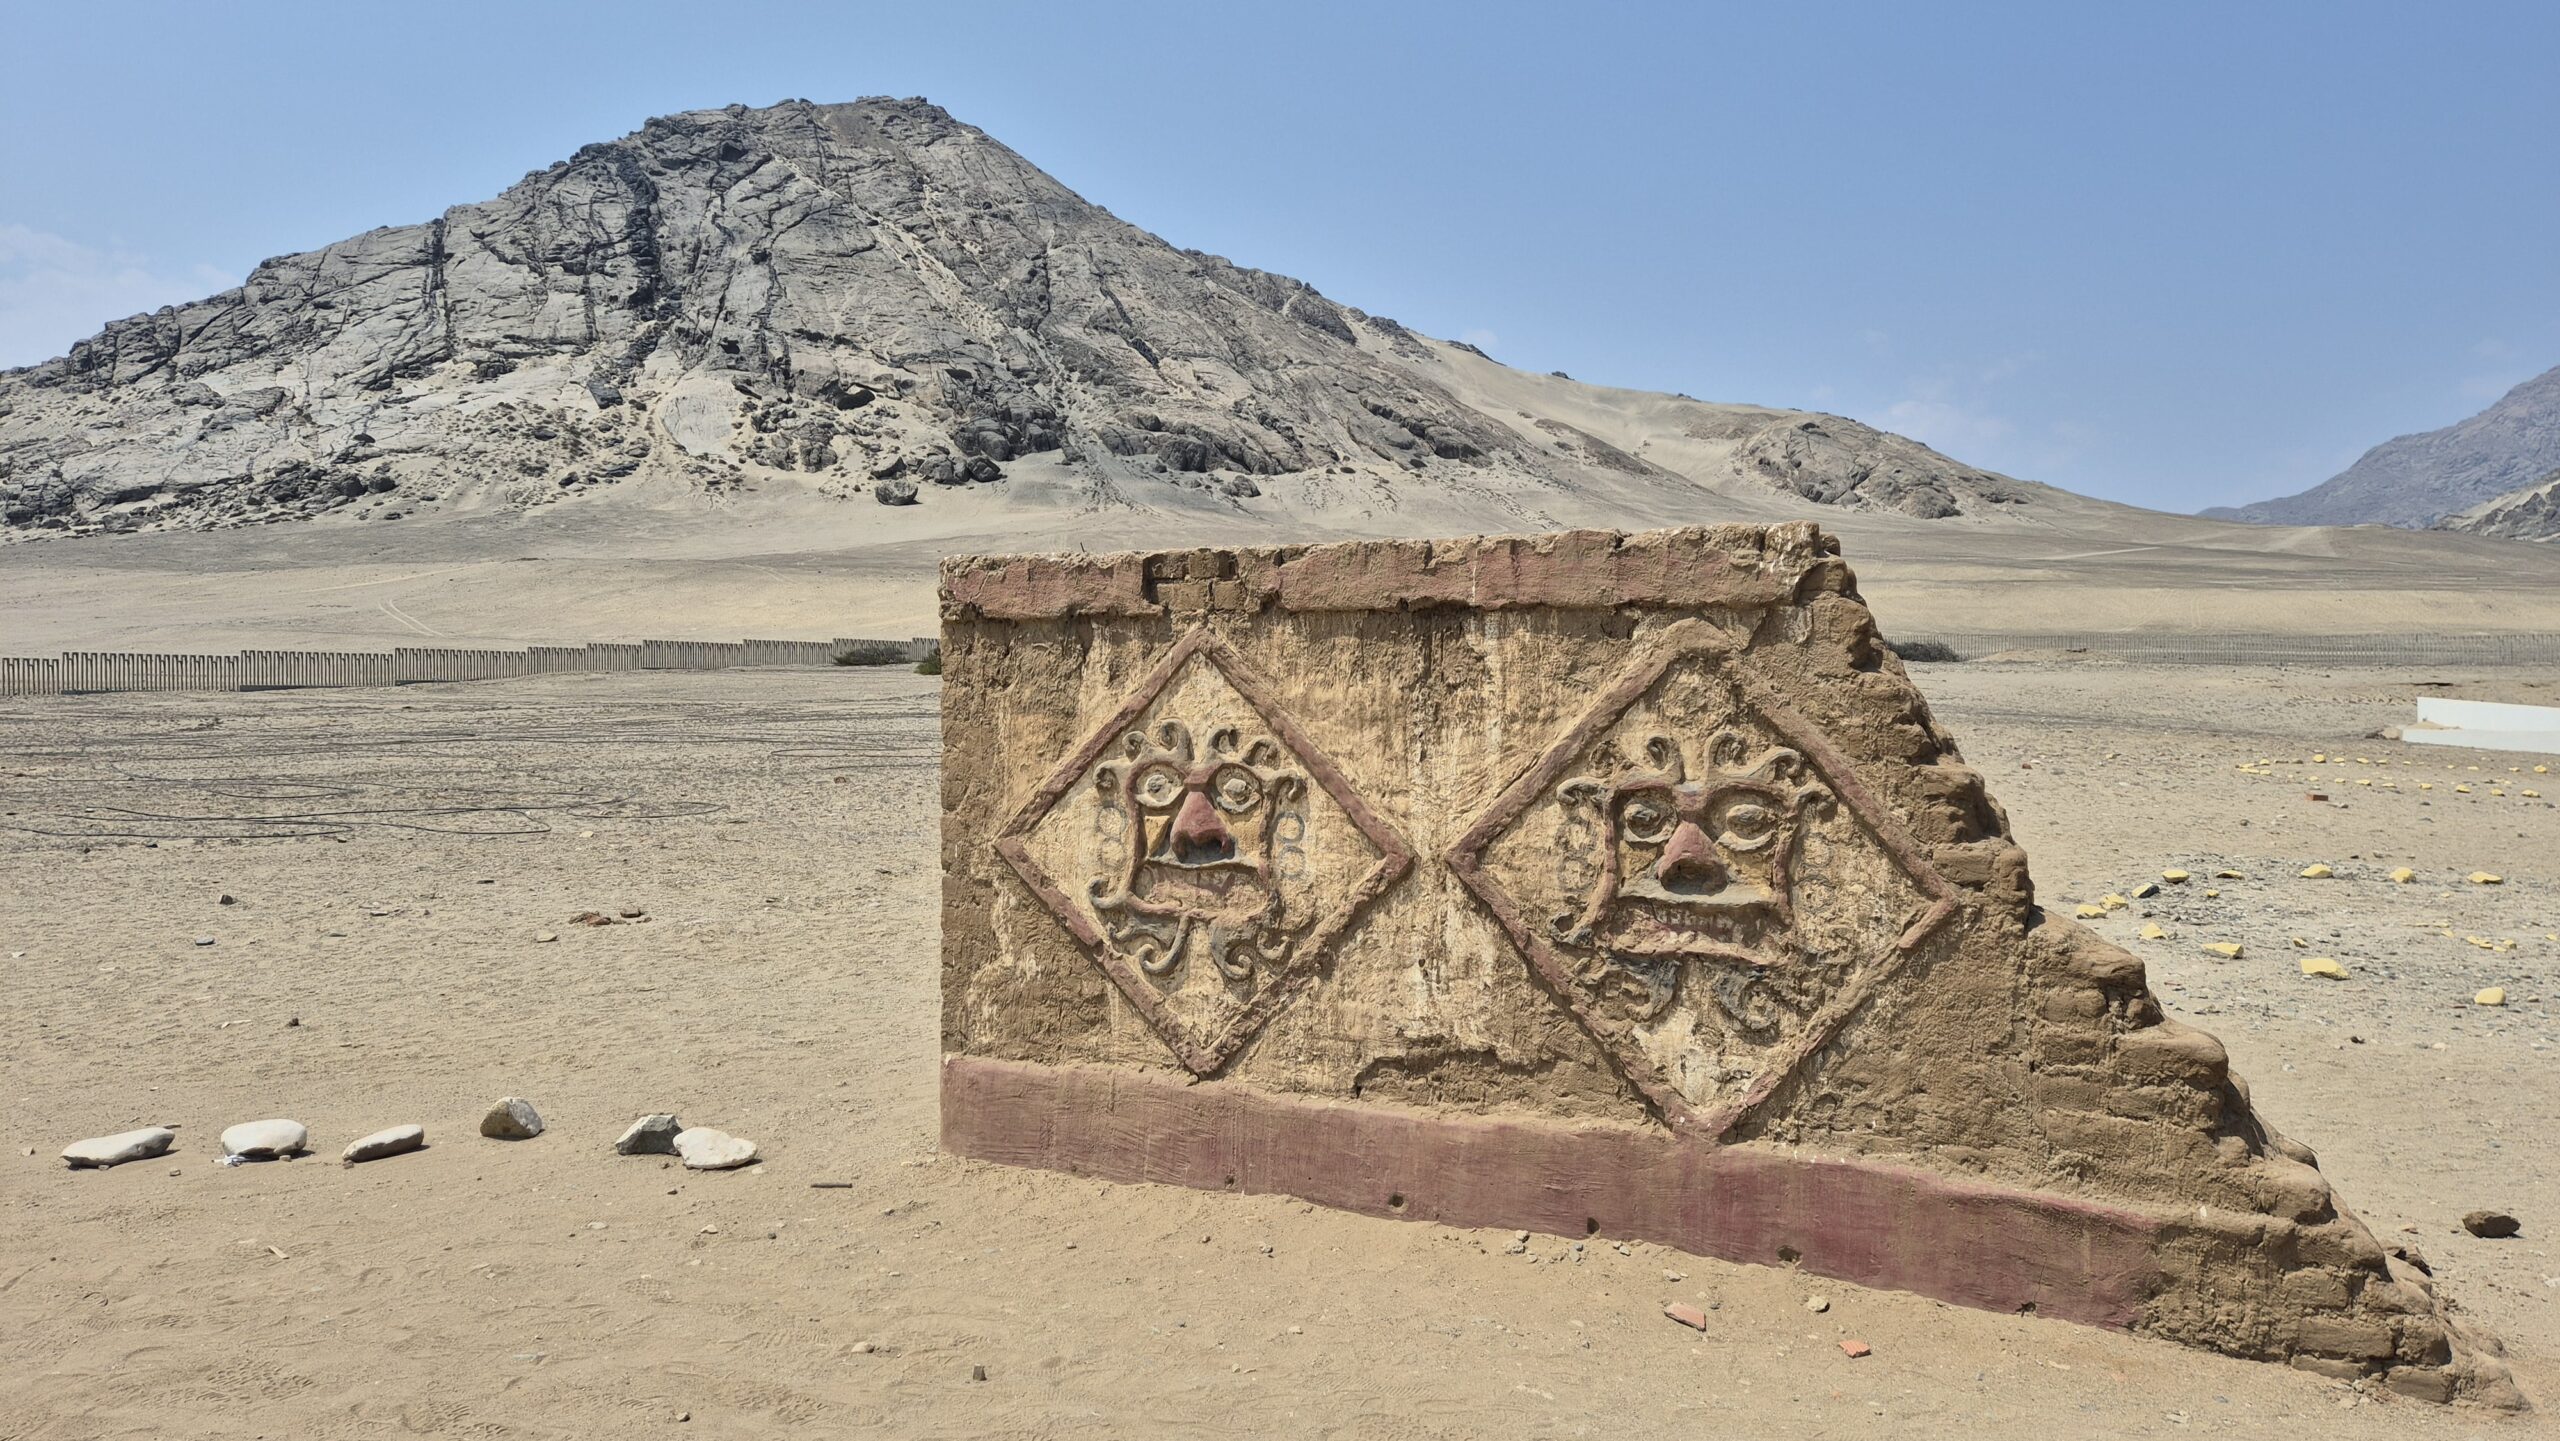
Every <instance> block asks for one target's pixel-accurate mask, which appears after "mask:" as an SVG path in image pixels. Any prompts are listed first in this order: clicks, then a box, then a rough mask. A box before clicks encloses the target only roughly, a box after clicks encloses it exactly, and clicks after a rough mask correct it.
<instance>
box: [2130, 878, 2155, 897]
mask: <svg viewBox="0 0 2560 1441" xmlns="http://www.w3.org/2000/svg"><path fill="white" fill-rule="evenodd" d="M2158 894H2160V886H2159V883H2158V882H2156V881H2144V882H2143V883H2142V884H2141V885H2138V886H2135V887H2134V888H2133V898H2134V899H2135V900H2137V901H2147V900H2149V899H2151V898H2152V897H2153V896H2156V895H2158Z"/></svg>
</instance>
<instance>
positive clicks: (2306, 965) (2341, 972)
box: [2302, 956, 2347, 981]
mask: <svg viewBox="0 0 2560 1441" xmlns="http://www.w3.org/2000/svg"><path fill="white" fill-rule="evenodd" d="M2302 973H2303V974H2304V975H2306V976H2318V977H2320V978H2321V979H2323V980H2330V981H2343V980H2345V979H2346V978H2347V968H2346V967H2344V966H2342V965H2339V964H2338V963H2337V962H2336V961H2333V960H2331V959H2329V958H2328V957H2327V956H2313V957H2312V958H2310V959H2309V960H2307V961H2304V962H2303V963H2302Z"/></svg>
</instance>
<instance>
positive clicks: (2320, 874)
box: [2302, 865, 2337, 881]
mask: <svg viewBox="0 0 2560 1441" xmlns="http://www.w3.org/2000/svg"><path fill="white" fill-rule="evenodd" d="M2336 874H2337V872H2336V871H2333V870H2331V869H2329V868H2328V867H2327V866H2322V865H2309V866H2304V867H2303V868H2302V878H2303V879H2304V880H2306V881H2325V880H2327V879H2329V878H2330V877H2331V876H2334V875H2336Z"/></svg>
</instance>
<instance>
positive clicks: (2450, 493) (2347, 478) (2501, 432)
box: [2198, 366, 2560, 528]
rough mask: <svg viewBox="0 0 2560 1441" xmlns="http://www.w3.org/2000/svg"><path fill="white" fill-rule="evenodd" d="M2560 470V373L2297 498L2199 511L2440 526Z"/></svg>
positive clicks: (2285, 520) (2269, 519)
mask: <svg viewBox="0 0 2560 1441" xmlns="http://www.w3.org/2000/svg"><path fill="white" fill-rule="evenodd" d="M2555 469H2560V366H2555V367H2553V368H2552V369H2550V370H2547V371H2544V372H2543V373H2542V374H2540V375H2537V376H2535V377H2533V378H2532V379H2530V380H2526V381H2524V382H2522V383H2521V384H2518V385H2517V386H2515V387H2514V388H2512V389H2510V390H2509V391H2507V393H2506V394H2504V395H2502V396H2500V397H2499V398H2498V399H2497V400H2496V401H2494V402H2492V403H2491V404H2490V405H2489V406H2487V407H2486V408H2485V409H2483V410H2481V411H2479V412H2478V413H2476V414H2474V415H2470V416H2467V417H2465V418H2463V419H2461V420H2458V421H2455V422H2454V423H2453V424H2451V425H2447V426H2441V427H2439V428H2437V429H2435V430H2427V431H2418V432H2415V433H2412V434H2409V435H2401V436H2394V437H2393V438H2391V439H2389V440H2386V441H2384V442H2382V443H2381V444H2380V445H2377V446H2375V447H2373V448H2372V449H2370V450H2368V451H2366V452H2365V453H2364V454H2363V455H2362V456H2360V457H2358V458H2357V460H2356V462H2355V464H2353V465H2350V466H2348V467H2347V468H2346V469H2345V470H2342V471H2340V472H2339V473H2337V474H2336V475H2333V476H2331V477H2330V478H2329V479H2327V480H2325V481H2322V482H2321V483H2320V484H2318V485H2315V486H2313V487H2311V488H2310V489H2309V490H2306V491H2302V492H2300V493H2298V494H2295V495H2287V496H2278V497H2276V498H2275V499H2272V500H2262V501H2257V502H2254V503H2252V504H2249V505H2242V506H2216V507H2214V508H2212V509H2210V510H2205V511H2201V512H2198V513H2199V514H2200V515H2203V516H2204V517H2206V518H2208V519H2214V520H2242V521H2253V522H2256V523H2259V524H2271V525H2365V524H2382V525H2397V526H2404V527H2412V528H2415V527H2423V526H2429V525H2434V524H2436V523H2437V522H2439V521H2441V520H2444V519H2446V518H2447V517H2451V516H2456V515H2459V514H2460V513H2462V512H2464V511H2467V510H2470V509H2472V508H2474V507H2478V506H2482V505H2485V504H2489V503H2491V502H2495V501H2497V500H2498V499H2499V498H2500V497H2507V498H2509V499H2510V500H2514V499H2519V498H2521V497H2522V493H2523V492H2524V491H2526V490H2529V489H2531V488H2532V487H2533V486H2535V485H2537V484H2539V482H2540V480H2541V479H2542V478H2543V477H2544V476H2546V475H2547V474H2548V473H2549V472H2551V471H2553V470H2555Z"/></svg>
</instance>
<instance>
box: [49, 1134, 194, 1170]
mask: <svg viewBox="0 0 2560 1441" xmlns="http://www.w3.org/2000/svg"><path fill="white" fill-rule="evenodd" d="M177 1139H178V1133H177V1132H175V1131H172V1130H170V1129H169V1128H168V1127H166V1126H145V1127H143V1128H142V1129H141V1130H139V1131H119V1132H117V1133H116V1134H115V1135H112V1136H92V1137H90V1138H89V1139H88V1140H85V1141H74V1142H72V1143H71V1144H70V1145H69V1146H67V1147H64V1148H63V1152H62V1159H64V1160H65V1161H68V1162H70V1163H71V1167H72V1169H73V1170H81V1169H84V1168H87V1167H92V1166H96V1167H106V1166H121V1165H123V1164H124V1163H125V1162H127V1161H147V1160H150V1159H151V1158H152V1157H154V1156H157V1155H160V1154H162V1153H163V1152H165V1151H167V1150H168V1149H169V1147H170V1146H172V1145H174V1144H175V1143H176V1142H177Z"/></svg>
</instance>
